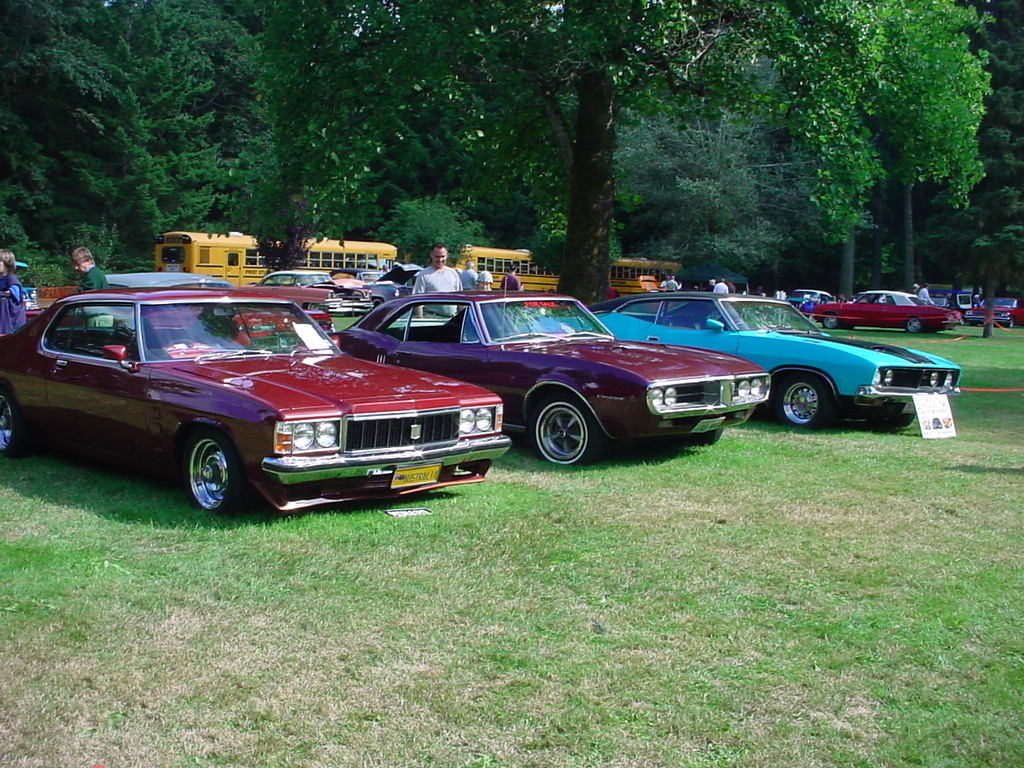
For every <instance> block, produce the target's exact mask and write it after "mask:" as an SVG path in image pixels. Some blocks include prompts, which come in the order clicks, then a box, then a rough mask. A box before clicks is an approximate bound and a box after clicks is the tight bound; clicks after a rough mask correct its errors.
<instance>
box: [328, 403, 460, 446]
mask: <svg viewBox="0 0 1024 768" xmlns="http://www.w3.org/2000/svg"><path fill="white" fill-rule="evenodd" d="M458 439H459V411H458V410H446V411H432V412H430V413H415V414H411V415H410V414H408V413H401V414H396V413H387V414H374V415H373V416H369V417H367V416H354V417H350V418H349V419H347V420H346V432H345V451H346V452H353V453H355V452H358V451H379V450H383V449H388V448H418V447H421V446H424V445H436V444H439V443H454V442H456V441H457V440H458Z"/></svg>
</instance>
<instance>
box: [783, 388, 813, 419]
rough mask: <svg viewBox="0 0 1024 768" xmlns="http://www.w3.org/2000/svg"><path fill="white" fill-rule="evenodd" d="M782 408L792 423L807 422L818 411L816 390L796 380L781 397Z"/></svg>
mask: <svg viewBox="0 0 1024 768" xmlns="http://www.w3.org/2000/svg"><path fill="white" fill-rule="evenodd" d="M782 410H783V411H784V412H785V414H786V418H787V419H789V420H790V421H792V422H793V423H794V424H807V423H808V422H809V421H810V420H811V419H813V418H814V416H815V414H816V413H817V412H818V392H817V390H815V388H814V387H812V386H810V385H808V384H806V383H804V382H802V381H801V382H797V383H796V384H793V385H792V386H791V387H789V388H788V389H787V390H786V392H785V394H784V395H783V398H782Z"/></svg>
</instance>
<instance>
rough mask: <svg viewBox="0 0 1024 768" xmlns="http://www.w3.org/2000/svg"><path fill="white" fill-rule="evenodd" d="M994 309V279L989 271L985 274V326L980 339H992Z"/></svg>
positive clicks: (992, 273)
mask: <svg viewBox="0 0 1024 768" xmlns="http://www.w3.org/2000/svg"><path fill="white" fill-rule="evenodd" d="M995 307H996V278H995V273H994V272H993V271H991V270H989V271H987V272H986V273H985V325H984V326H982V330H981V338H983V339H991V338H992V335H993V334H992V327H993V326H992V323H993V319H992V312H993V311H994V310H995Z"/></svg>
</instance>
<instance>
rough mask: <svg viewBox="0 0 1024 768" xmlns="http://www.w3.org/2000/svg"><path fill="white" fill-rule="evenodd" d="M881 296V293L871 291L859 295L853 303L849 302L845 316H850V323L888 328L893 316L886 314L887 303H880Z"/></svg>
mask: <svg viewBox="0 0 1024 768" xmlns="http://www.w3.org/2000/svg"><path fill="white" fill-rule="evenodd" d="M879 298H880V294H874V293H871V294H866V295H863V296H860V297H858V298H857V300H856V301H855V302H853V303H852V304H847V305H846V315H845V318H848V322H849V324H850V325H866V326H870V327H873V328H887V327H888V323H889V322H891V321H892V318H891V316H889V315H887V314H886V311H885V307H886V305H885V304H881V303H879ZM886 298H888V297H886ZM845 318H844V319H845Z"/></svg>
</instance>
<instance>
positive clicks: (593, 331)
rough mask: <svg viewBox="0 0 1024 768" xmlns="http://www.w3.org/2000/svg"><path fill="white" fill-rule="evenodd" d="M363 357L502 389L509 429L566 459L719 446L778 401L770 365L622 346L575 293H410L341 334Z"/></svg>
mask: <svg viewBox="0 0 1024 768" xmlns="http://www.w3.org/2000/svg"><path fill="white" fill-rule="evenodd" d="M338 338H339V345H340V346H341V348H342V349H343V350H344V351H346V352H349V353H350V354H352V355H355V356H356V357H361V358H363V359H365V360H373V361H375V362H381V363H392V364H395V365H400V366H403V367H405V368H415V369H417V370H420V371H429V372H431V373H438V374H442V375H447V376H452V377H455V378H459V379H462V380H463V381H467V382H470V383H472V384H477V385H479V386H482V387H485V388H487V389H489V390H491V391H492V392H495V393H497V394H499V395H501V398H502V400H503V401H504V405H505V429H506V430H507V431H510V432H525V433H526V434H527V436H528V438H529V440H530V442H531V444H532V445H533V446H534V447H535V448H536V450H537V452H538V453H539V454H540V455H541V456H542V457H543V458H544V459H547V460H548V461H551V462H555V463H557V464H577V463H585V462H590V461H595V460H597V459H598V458H599V457H601V456H602V454H603V453H604V452H605V449H606V448H607V447H608V446H609V444H610V443H612V442H614V441H623V440H634V439H635V440H641V441H649V440H654V439H675V440H677V441H678V442H680V443H682V444H687V445H710V444H712V443H714V442H716V441H717V440H718V438H719V437H720V436H721V434H722V430H723V429H724V428H725V427H729V426H733V425H735V424H741V423H743V422H744V421H746V420H747V418H748V417H749V416H750V414H751V412H752V411H753V410H754V408H755V406H757V405H758V404H759V403H762V402H764V401H765V400H766V399H767V397H768V385H769V377H768V374H767V373H765V371H764V369H762V368H760V367H759V366H757V365H756V364H754V363H751V362H749V361H747V360H743V359H741V358H738V357H735V356H733V355H727V354H721V353H717V352H709V351H704V350H696V349H681V348H679V347H671V346H665V345H661V344H646V343H639V342H630V341H618V340H616V339H615V338H614V337H613V336H612V334H611V333H610V332H609V331H608V330H607V329H606V328H605V327H604V326H603V325H602V324H601V321H600V320H598V319H597V318H596V317H595V316H594V315H593V314H591V313H590V311H589V310H588V309H587V308H586V307H584V306H583V305H582V304H580V303H579V302H578V301H576V300H575V299H573V298H571V297H567V296H558V295H555V294H549V293H510V294H503V293H498V292H492V291H471V292H463V293H430V294H418V295H414V296H408V297H405V298H401V299H396V300H394V301H390V302H387V303H386V304H384V305H382V306H380V307H377V308H376V309H374V310H373V311H372V312H370V313H369V314H368V315H366V316H365V317H364V318H362V319H361V320H360V321H359V322H358V323H356V324H355V325H354V326H352V327H351V328H349V329H348V330H346V331H343V332H342V333H340V334H339V335H338Z"/></svg>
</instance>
